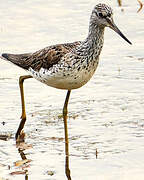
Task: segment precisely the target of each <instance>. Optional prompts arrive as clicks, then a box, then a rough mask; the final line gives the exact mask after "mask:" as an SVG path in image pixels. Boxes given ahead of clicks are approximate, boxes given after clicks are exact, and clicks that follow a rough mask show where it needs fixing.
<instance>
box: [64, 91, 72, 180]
mask: <svg viewBox="0 0 144 180" xmlns="http://www.w3.org/2000/svg"><path fill="white" fill-rule="evenodd" d="M70 93H71V91H69V90H68V92H67V95H66V99H65V103H64V107H63V119H64V132H65V155H66V159H65V173H66V176H67V178H68V180H71V176H70V169H69V141H68V128H67V112H68V111H67V106H68V101H69V97H70Z"/></svg>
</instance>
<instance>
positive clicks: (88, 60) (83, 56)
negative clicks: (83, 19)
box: [2, 4, 128, 90]
mask: <svg viewBox="0 0 144 180" xmlns="http://www.w3.org/2000/svg"><path fill="white" fill-rule="evenodd" d="M112 15H113V13H112V9H111V8H110V7H109V6H107V5H105V4H98V5H96V6H95V7H94V9H93V11H92V14H91V17H90V23H89V32H88V36H87V38H86V39H85V40H84V41H77V42H74V43H67V44H58V45H54V46H49V47H46V48H44V49H42V50H39V51H37V52H35V53H28V54H19V55H14V54H2V56H3V57H4V58H5V59H7V60H9V61H11V62H12V63H14V64H16V65H18V66H19V67H21V68H23V69H25V70H27V71H28V72H29V74H30V75H31V76H33V77H34V78H35V79H37V80H39V81H41V82H43V83H45V84H47V85H49V86H52V87H55V88H59V89H67V90H71V89H76V88H79V87H81V86H83V85H84V84H86V83H87V82H88V81H89V80H90V78H91V77H92V75H93V74H94V72H95V70H96V68H97V65H98V62H99V55H100V53H101V50H102V47H103V41H104V29H105V27H106V26H108V27H110V28H112V29H113V30H115V31H116V32H118V33H119V34H120V33H121V32H120V31H118V29H114V28H117V27H115V24H114V23H113V18H112ZM120 35H121V36H122V37H123V38H124V39H125V40H127V39H126V38H125V36H124V35H123V34H122V33H121V34H120ZM127 41H128V40H127Z"/></svg>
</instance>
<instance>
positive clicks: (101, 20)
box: [91, 3, 132, 44]
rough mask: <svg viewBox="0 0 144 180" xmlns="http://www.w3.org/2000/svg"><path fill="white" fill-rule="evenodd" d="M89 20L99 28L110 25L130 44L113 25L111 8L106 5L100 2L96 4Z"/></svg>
mask: <svg viewBox="0 0 144 180" xmlns="http://www.w3.org/2000/svg"><path fill="white" fill-rule="evenodd" d="M91 20H92V22H93V23H94V24H95V25H97V26H99V27H100V28H105V27H110V28H111V29H113V30H114V31H115V32H116V33H118V34H119V35H120V36H121V37H122V38H123V39H124V40H126V41H127V42H128V43H129V44H132V43H131V42H130V41H129V40H128V39H127V38H126V37H125V36H124V34H123V33H122V32H121V31H120V30H119V29H118V27H117V26H116V25H115V23H114V21H113V10H112V8H111V7H109V6H108V5H106V4H101V3H100V4H98V5H96V6H95V7H94V9H93V11H92V15H91Z"/></svg>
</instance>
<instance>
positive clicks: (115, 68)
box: [0, 0, 144, 180]
mask: <svg viewBox="0 0 144 180" xmlns="http://www.w3.org/2000/svg"><path fill="white" fill-rule="evenodd" d="M0 2H1V7H0V17H1V18H0V53H1V52H11V53H24V52H34V51H36V50H38V49H41V48H43V47H46V46H48V45H51V44H56V43H64V42H73V41H76V40H83V39H84V38H85V37H86V35H87V29H88V21H89V16H90V13H91V10H92V8H93V7H94V6H95V4H97V3H98V2H99V1H95V0H91V1H88V0H79V1H75V0H72V1H66V0H61V1H58V0H56V1H51V0H48V1H45V0H37V1H34V0H31V1H27V0H23V1H18V0H13V1H11V0H7V1H4V0H0ZM101 2H102V1H101ZM103 2H104V1H103ZM107 2H108V3H109V4H110V5H111V6H112V7H113V9H114V20H115V22H116V24H117V25H118V27H119V28H120V29H121V31H122V32H123V33H124V34H125V35H126V36H127V37H128V39H129V40H130V41H132V43H133V45H132V46H130V45H129V44H128V43H126V42H125V41H124V40H123V39H122V38H120V37H119V36H118V35H117V34H116V33H115V32H113V31H112V30H110V29H108V28H107V29H106V32H105V44H104V48H103V51H102V54H101V58H100V59H101V60H100V64H99V67H98V69H97V72H96V73H95V75H94V77H93V78H92V79H91V81H90V82H89V83H87V84H86V85H85V86H84V87H82V88H80V89H78V90H74V91H73V92H72V94H71V98H70V104H69V119H68V127H69V148H70V170H71V178H72V179H74V180H81V179H82V180H88V179H98V180H115V179H117V180H128V179H131V180H136V179H143V178H144V172H143V169H144V156H143V152H144V146H143V142H144V116H143V114H144V86H143V83H144V72H143V61H144V53H143V35H144V26H143V19H144V14H143V10H142V11H140V13H137V10H138V9H139V4H138V2H137V1H136V0H132V1H128V0H125V1H123V6H122V7H118V3H117V1H116V0H115V1H114V0H113V1H107ZM24 74H26V72H25V71H24V70H22V69H20V68H18V67H16V66H14V65H12V64H9V63H7V62H5V61H3V60H1V61H0V134H12V138H10V139H9V140H8V141H2V140H0V147H1V148H0V178H3V179H5V180H6V179H10V180H13V179H14V180H23V179H29V180H30V179H31V180H32V179H40V180H48V179H49V180H61V179H62V180H63V179H66V176H65V172H64V171H65V154H64V139H63V137H64V132H63V121H62V119H61V114H62V107H63V103H64V99H65V95H66V91H62V90H57V89H53V88H51V87H47V86H46V85H43V84H42V83H40V82H37V81H36V80H34V79H29V80H27V81H26V82H25V83H24V87H25V97H26V111H27V122H26V125H25V129H24V130H25V133H26V143H27V144H29V145H31V146H32V148H29V149H27V150H25V151H24V153H25V154H26V157H27V159H31V160H32V161H31V162H30V163H29V166H28V167H15V165H14V162H16V161H18V160H21V157H20V154H19V152H18V149H17V148H16V146H15V141H14V134H15V132H16V129H17V127H18V124H19V122H20V115H21V104H20V94H19V86H18V78H19V76H20V75H24ZM3 124H4V125H3ZM96 151H97V152H98V154H97V158H96ZM22 168H23V169H22ZM25 170H27V171H28V176H26V175H23V174H21V175H10V173H13V172H15V171H25Z"/></svg>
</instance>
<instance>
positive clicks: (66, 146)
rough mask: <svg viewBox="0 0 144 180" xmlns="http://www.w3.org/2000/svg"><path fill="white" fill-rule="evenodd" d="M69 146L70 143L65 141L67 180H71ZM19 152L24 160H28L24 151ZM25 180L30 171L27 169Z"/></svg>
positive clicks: (19, 149)
mask: <svg viewBox="0 0 144 180" xmlns="http://www.w3.org/2000/svg"><path fill="white" fill-rule="evenodd" d="M19 145H20V144H19ZM19 145H18V146H19ZM68 146H69V143H68V141H65V149H66V152H65V174H66V176H67V179H68V180H71V176H70V169H69V148H68ZM18 152H19V154H20V156H21V158H22V160H28V159H27V157H26V155H25V153H24V150H23V149H21V148H18ZM25 180H28V170H27V169H26V170H25Z"/></svg>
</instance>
